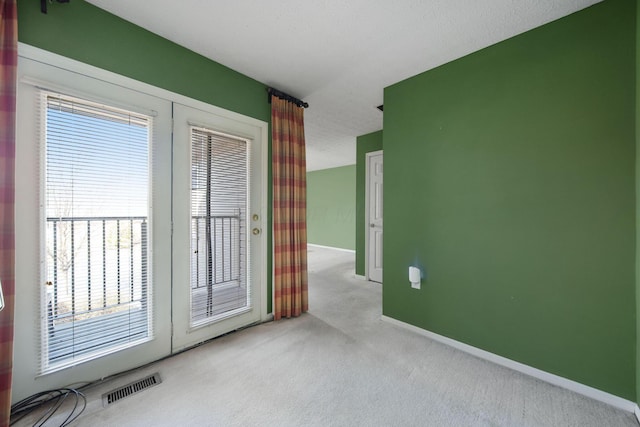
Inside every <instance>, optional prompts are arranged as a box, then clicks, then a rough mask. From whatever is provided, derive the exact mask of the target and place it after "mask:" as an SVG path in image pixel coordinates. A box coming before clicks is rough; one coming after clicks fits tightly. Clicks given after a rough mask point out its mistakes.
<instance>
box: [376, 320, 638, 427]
mask: <svg viewBox="0 0 640 427" xmlns="http://www.w3.org/2000/svg"><path fill="white" fill-rule="evenodd" d="M382 320H384V321H385V322H389V323H391V324H394V325H397V326H400V327H402V328H405V329H408V330H410V331H413V332H416V333H418V334H420V335H422V336H425V337H427V338H431V339H432V340H434V341H438V342H441V343H443V344H446V345H448V346H450V347H453V348H456V349H458V350H461V351H464V352H465V353H469V354H471V355H473V356H476V357H479V358H480V359H484V360H488V361H489V362H493V363H495V364H497V365H501V366H504V367H507V368H510V369H513V370H514V371H518V372H521V373H523V374H525V375H529V376H531V377H534V378H537V379H539V380H542V381H545V382H547V383H549V384H553V385H555V386H558V387H562V388H565V389H567V390H571V391H573V392H576V393H578V394H581V395H583V396H586V397H590V398H591V399H594V400H598V401H600V402H603V403H606V404H608V405H611V406H614V407H616V408H619V409H622V410H623V411H627V412H631V413H635V414H636V417H638V419H639V420H640V409H639V408H638V405H637V404H636V403H635V402H632V401H630V400H627V399H624V398H622V397H619V396H616V395H613V394H610V393H607V392H604V391H602V390H598V389H597V388H593V387H590V386H587V385H584V384H581V383H579V382H576V381H572V380H569V379H567V378H563V377H560V376H558V375H555V374H551V373H549V372H545V371H542V370H540V369H537V368H534V367H532V366H529V365H525V364H523V363H520V362H516V361H515V360H511V359H507V358H506V357H502V356H498V355H497V354H494V353H491V352H488V351H485V350H482V349H479V348H477V347H473V346H471V345H468V344H465V343H463V342H460V341H456V340H454V339H451V338H447V337H445V336H442V335H438V334H436V333H434V332H431V331H427V330H426V329H422V328H419V327H417V326H414V325H410V324H408V323H405V322H402V321H400V320H397V319H394V318H391V317H388V316H385V315H382Z"/></svg>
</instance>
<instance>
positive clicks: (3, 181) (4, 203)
mask: <svg viewBox="0 0 640 427" xmlns="http://www.w3.org/2000/svg"><path fill="white" fill-rule="evenodd" d="M0 14H1V15H0V48H1V52H0V281H1V282H2V288H3V292H4V300H5V304H6V306H5V308H4V310H2V311H0V425H1V426H7V425H9V417H10V415H11V369H12V363H13V295H14V261H15V254H14V252H15V237H14V225H13V220H14V194H15V190H14V187H15V186H14V167H15V153H16V128H15V118H16V68H17V66H18V12H17V5H16V0H0Z"/></svg>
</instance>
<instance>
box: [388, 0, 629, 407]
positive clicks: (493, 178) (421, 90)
mask: <svg viewBox="0 0 640 427" xmlns="http://www.w3.org/2000/svg"><path fill="white" fill-rule="evenodd" d="M635 19H636V11H635V2H632V1H628V0H607V1H605V2H602V3H598V4H596V5H594V6H592V7H590V8H588V9H585V10H583V11H580V12H578V13H575V14H573V15H570V16H568V17H566V18H563V19H561V20H558V21H556V22H553V23H550V24H548V25H545V26H543V27H540V28H537V29H534V30H532V31H530V32H527V33H525V34H522V35H519V36H517V37H514V38H512V39H509V40H507V41H504V42H502V43H499V44H497V45H494V46H491V47H489V48H486V49H484V50H481V51H479V52H476V53H474V54H471V55H469V56H466V57H464V58H461V59H459V60H456V61H454V62H451V63H448V64H446V65H443V66H441V67H439V68H436V69H433V70H431V71H428V72H425V73H423V74H421V75H418V76H416V77H413V78H411V79H408V80H406V81H403V82H400V83H398V84H396V85H393V86H391V87H389V88H387V89H385V93H384V107H385V108H384V136H383V138H384V156H385V159H384V161H385V200H384V215H385V241H384V254H385V255H384V286H383V313H384V314H385V315H387V316H390V317H393V318H396V319H399V320H401V321H404V322H407V323H410V324H413V325H416V326H419V327H421V328H424V329H427V330H430V331H433V332H436V333H438V334H441V335H444V336H447V337H451V338H453V339H456V340H458V341H461V342H464V343H467V344H470V345H472V346H475V347H478V348H481V349H484V350H487V351H490V352H492V353H495V354H498V355H501V356H504V357H507V358H509V359H512V360H516V361H518V362H521V363H524V364H527V365H530V366H533V367H536V368H539V369H542V370H544V371H547V372H550V373H553V374H557V375H559V376H562V377H566V378H569V379H572V380H575V381H578V382H580V383H583V384H586V385H589V386H592V387H595V388H597V389H601V390H604V391H606V392H609V393H612V394H615V395H618V396H621V397H623V398H626V399H630V400H635V397H636V388H635V387H636V385H635V374H636V373H635V369H636V365H635V351H636V349H635V347H636V324H635V309H636V307H635V232H636V230H635V158H636V153H635V135H634V133H635V101H636V100H635V83H636V82H635V79H636V76H635V69H636V68H635V67H636V64H635V61H636V60H635V37H636V33H635V31H636V27H635ZM412 264H415V265H418V266H421V267H422V269H423V271H424V275H425V279H424V281H423V284H422V289H421V290H414V289H411V287H410V285H409V282H408V280H407V267H408V266H409V265H412Z"/></svg>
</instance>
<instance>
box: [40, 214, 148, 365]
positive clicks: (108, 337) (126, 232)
mask: <svg viewBox="0 0 640 427" xmlns="http://www.w3.org/2000/svg"><path fill="white" fill-rule="evenodd" d="M46 232H47V234H48V235H47V242H49V245H48V247H47V273H48V275H49V278H48V280H49V281H48V282H47V322H48V343H47V345H48V355H49V363H54V362H56V361H60V360H65V359H66V358H68V357H71V355H73V357H77V356H81V355H83V354H86V353H91V352H94V351H99V350H100V349H102V348H108V347H112V346H113V345H118V344H124V343H129V342H132V341H136V340H138V339H141V338H145V337H147V336H148V333H149V332H148V311H147V308H148V305H147V297H148V270H147V265H148V263H147V255H148V242H149V239H148V222H147V218H146V217H56V218H47V231H46ZM96 331H100V333H96Z"/></svg>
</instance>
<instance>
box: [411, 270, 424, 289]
mask: <svg viewBox="0 0 640 427" xmlns="http://www.w3.org/2000/svg"><path fill="white" fill-rule="evenodd" d="M421 279H422V272H421V271H420V269H419V268H418V267H409V281H410V282H411V287H412V288H413V289H420V280H421Z"/></svg>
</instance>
